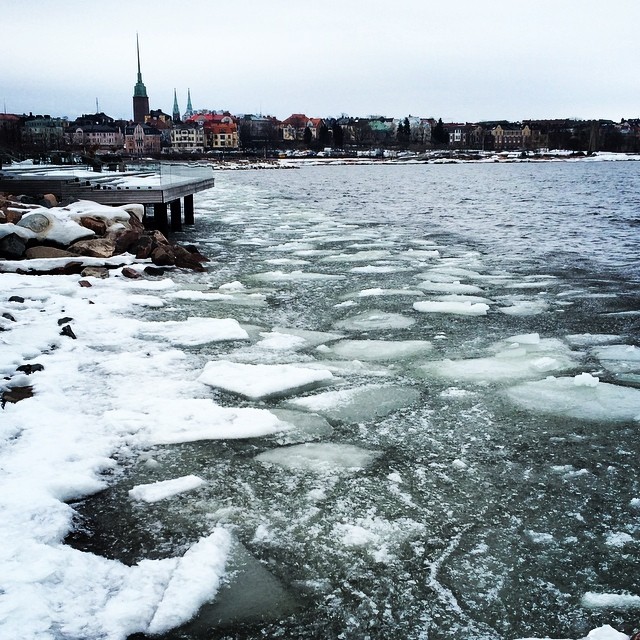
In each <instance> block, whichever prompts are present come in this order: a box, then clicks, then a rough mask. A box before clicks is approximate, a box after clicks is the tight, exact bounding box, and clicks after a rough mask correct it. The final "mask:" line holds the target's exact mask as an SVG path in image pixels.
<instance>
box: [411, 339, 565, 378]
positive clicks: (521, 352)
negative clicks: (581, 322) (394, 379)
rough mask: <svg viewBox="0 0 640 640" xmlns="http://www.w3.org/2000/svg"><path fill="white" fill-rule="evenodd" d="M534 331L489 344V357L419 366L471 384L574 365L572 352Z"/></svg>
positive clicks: (427, 373)
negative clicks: (492, 353) (490, 350)
mask: <svg viewBox="0 0 640 640" xmlns="http://www.w3.org/2000/svg"><path fill="white" fill-rule="evenodd" d="M536 335H537V334H527V335H524V336H514V337H512V338H508V339H507V340H505V341H501V342H497V343H495V344H494V345H492V346H491V349H492V350H493V351H495V354H494V355H493V356H487V357H482V358H465V359H461V360H448V359H447V360H434V361H430V362H426V363H424V364H422V365H419V366H418V367H417V369H416V372H417V373H418V375H419V376H421V377H425V378H431V377H437V378H444V379H447V380H460V381H469V382H475V383H491V382H503V381H511V380H523V379H527V378H540V377H542V376H544V375H546V374H548V373H549V372H551V371H563V370H565V369H568V368H571V367H574V366H576V364H577V359H576V355H575V354H574V353H573V352H571V351H570V350H569V349H568V348H567V347H566V346H565V345H564V344H563V343H562V342H560V341H559V340H555V339H539V337H538V338H536Z"/></svg>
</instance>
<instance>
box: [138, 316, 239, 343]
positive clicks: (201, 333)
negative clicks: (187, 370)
mask: <svg viewBox="0 0 640 640" xmlns="http://www.w3.org/2000/svg"><path fill="white" fill-rule="evenodd" d="M138 334H139V335H141V336H157V337H159V338H164V339H165V340H168V341H169V342H171V343H172V344H175V345H182V346H195V345H200V344H206V343H208V342H222V341H228V340H248V339H249V334H248V333H247V332H246V331H245V330H244V329H243V328H242V327H241V326H240V325H239V324H238V321H237V320H234V319H232V318H220V319H219V318H195V317H189V318H187V319H186V321H184V322H178V321H174V320H168V321H166V322H145V323H143V324H142V325H141V327H140V330H139V332H138Z"/></svg>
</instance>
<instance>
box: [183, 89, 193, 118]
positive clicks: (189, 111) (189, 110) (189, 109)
mask: <svg viewBox="0 0 640 640" xmlns="http://www.w3.org/2000/svg"><path fill="white" fill-rule="evenodd" d="M192 115H193V107H192V106H191V89H187V110H186V111H185V112H184V119H185V120H186V119H187V118H190V117H191V116H192Z"/></svg>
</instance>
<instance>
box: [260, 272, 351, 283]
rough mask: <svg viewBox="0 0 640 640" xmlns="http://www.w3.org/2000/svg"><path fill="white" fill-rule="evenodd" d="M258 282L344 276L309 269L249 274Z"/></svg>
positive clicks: (312, 280) (342, 277)
mask: <svg viewBox="0 0 640 640" xmlns="http://www.w3.org/2000/svg"><path fill="white" fill-rule="evenodd" d="M250 277H251V278H252V279H254V280H258V281H259V282H314V281H316V280H342V279H344V278H345V277H346V276H343V275H338V274H331V273H312V272H309V271H289V272H287V273H285V272H284V271H265V272H263V273H254V274H252V275H251V276H250Z"/></svg>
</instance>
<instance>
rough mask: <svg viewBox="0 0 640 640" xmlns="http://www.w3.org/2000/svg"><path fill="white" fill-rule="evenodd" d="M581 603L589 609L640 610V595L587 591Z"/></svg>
mask: <svg viewBox="0 0 640 640" xmlns="http://www.w3.org/2000/svg"><path fill="white" fill-rule="evenodd" d="M581 603H582V606H583V607H586V608H587V609H614V610H624V609H640V595H633V594H628V593H596V592H594V591H587V593H585V594H584V595H583V596H582V601H581ZM624 638H627V636H624Z"/></svg>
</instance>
